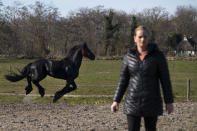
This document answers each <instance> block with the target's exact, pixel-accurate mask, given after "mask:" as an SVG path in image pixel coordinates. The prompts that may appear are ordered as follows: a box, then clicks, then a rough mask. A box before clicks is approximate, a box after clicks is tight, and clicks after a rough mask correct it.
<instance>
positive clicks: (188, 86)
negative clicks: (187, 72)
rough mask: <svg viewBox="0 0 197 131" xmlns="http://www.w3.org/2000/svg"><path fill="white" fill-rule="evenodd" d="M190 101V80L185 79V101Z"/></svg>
mask: <svg viewBox="0 0 197 131" xmlns="http://www.w3.org/2000/svg"><path fill="white" fill-rule="evenodd" d="M189 99H190V79H187V101H189Z"/></svg>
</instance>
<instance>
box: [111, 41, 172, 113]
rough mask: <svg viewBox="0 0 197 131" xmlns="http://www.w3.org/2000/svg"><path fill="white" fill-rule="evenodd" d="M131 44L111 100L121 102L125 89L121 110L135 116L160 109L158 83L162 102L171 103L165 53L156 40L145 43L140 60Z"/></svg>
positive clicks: (170, 87)
mask: <svg viewBox="0 0 197 131" xmlns="http://www.w3.org/2000/svg"><path fill="white" fill-rule="evenodd" d="M136 51H137V48H136V47H134V48H132V49H131V50H130V52H129V53H127V54H126V55H125V57H124V59H123V63H122V68H121V72H120V80H119V83H118V87H117V89H116V91H115V95H114V98H113V100H114V101H116V102H118V103H119V102H120V101H121V99H122V97H123V95H124V93H125V91H126V90H127V94H126V97H125V103H124V113H125V114H132V115H136V116H155V115H161V114H162V113H163V106H162V98H161V93H160V84H159V81H160V82H161V85H162V91H163V96H164V102H165V103H166V104H167V103H173V94H172V86H171V82H170V77H169V70H168V65H167V61H166V58H165V56H164V55H163V53H162V52H161V51H160V50H159V49H158V47H157V45H156V44H148V54H147V56H145V58H144V60H143V62H141V61H140V60H139V58H138V57H137V55H136Z"/></svg>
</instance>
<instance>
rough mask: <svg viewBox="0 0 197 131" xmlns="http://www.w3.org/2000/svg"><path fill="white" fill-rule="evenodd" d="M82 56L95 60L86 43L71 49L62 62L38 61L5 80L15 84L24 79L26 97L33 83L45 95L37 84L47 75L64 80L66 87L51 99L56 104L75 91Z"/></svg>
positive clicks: (7, 76) (6, 76) (43, 90)
mask: <svg viewBox="0 0 197 131" xmlns="http://www.w3.org/2000/svg"><path fill="white" fill-rule="evenodd" d="M83 56H84V57H87V58H89V59H90V60H94V59H95V55H94V54H93V53H92V52H91V50H90V49H89V48H88V46H87V44H86V43H83V44H80V45H76V46H74V47H72V48H71V49H70V51H69V53H68V55H67V57H65V58H64V59H62V60H59V61H56V60H48V59H39V60H37V61H35V62H33V63H29V64H27V65H26V66H25V67H24V68H23V69H22V71H20V74H17V73H14V72H12V74H10V75H5V78H6V79H7V80H9V81H11V82H17V81H20V80H22V79H24V78H25V77H26V78H27V83H28V85H27V86H26V88H25V90H26V95H27V94H29V93H30V92H31V91H32V90H33V88H32V83H33V84H34V85H36V86H37V87H38V91H39V94H40V95H41V97H43V96H44V95H45V89H44V88H43V87H42V86H41V85H40V84H39V82H40V81H41V80H43V79H44V78H45V77H46V76H47V75H49V76H51V77H54V78H59V79H64V80H66V81H67V82H66V86H65V87H64V88H63V89H61V90H59V91H57V92H56V93H55V95H54V97H53V102H56V101H57V100H58V99H60V98H61V97H62V96H63V95H64V94H66V93H69V92H71V91H74V90H76V89H77V85H76V84H75V81H74V80H75V79H76V78H77V77H78V75H79V68H80V66H81V62H82V58H83ZM31 82H32V83H31ZM71 85H72V86H71Z"/></svg>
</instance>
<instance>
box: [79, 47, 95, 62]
mask: <svg viewBox="0 0 197 131" xmlns="http://www.w3.org/2000/svg"><path fill="white" fill-rule="evenodd" d="M82 55H83V56H85V57H87V58H89V59H90V60H94V59H95V55H94V54H93V53H92V52H91V50H90V49H89V48H88V46H87V44H86V43H84V44H83V45H82Z"/></svg>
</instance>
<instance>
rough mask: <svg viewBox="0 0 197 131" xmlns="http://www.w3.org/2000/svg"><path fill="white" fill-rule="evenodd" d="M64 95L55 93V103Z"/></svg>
mask: <svg viewBox="0 0 197 131" xmlns="http://www.w3.org/2000/svg"><path fill="white" fill-rule="evenodd" d="M62 96H63V95H62V94H60V93H55V96H54V97H53V103H55V102H57V100H59V99H60V98H61V97H62Z"/></svg>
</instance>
